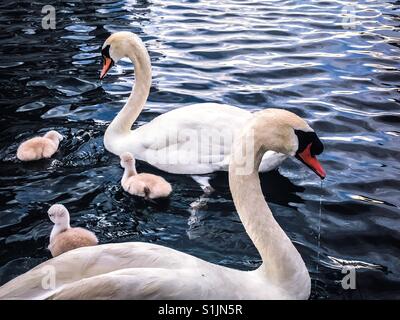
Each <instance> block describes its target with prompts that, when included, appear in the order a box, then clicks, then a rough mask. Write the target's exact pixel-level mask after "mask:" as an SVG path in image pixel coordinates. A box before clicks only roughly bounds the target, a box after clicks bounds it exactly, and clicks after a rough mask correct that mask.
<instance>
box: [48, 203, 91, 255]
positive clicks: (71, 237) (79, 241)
mask: <svg viewBox="0 0 400 320" xmlns="http://www.w3.org/2000/svg"><path fill="white" fill-rule="evenodd" d="M47 213H48V214H49V218H50V220H51V221H52V222H53V223H54V227H53V230H51V234H50V244H49V247H48V248H49V250H50V252H51V254H52V256H53V257H56V256H58V255H60V254H62V253H64V252H67V251H69V250H73V249H76V248H80V247H88V246H94V245H96V244H98V240H97V237H96V236H95V235H94V233H93V232H90V231H88V230H86V229H83V228H71V226H70V224H69V212H68V210H67V208H65V207H64V206H63V205H62V204H55V205H53V206H51V207H50V209H49V211H47Z"/></svg>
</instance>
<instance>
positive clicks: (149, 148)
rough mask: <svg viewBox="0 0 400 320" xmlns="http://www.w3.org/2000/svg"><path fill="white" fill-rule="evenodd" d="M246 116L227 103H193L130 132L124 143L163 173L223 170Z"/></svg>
mask: <svg viewBox="0 0 400 320" xmlns="http://www.w3.org/2000/svg"><path fill="white" fill-rule="evenodd" d="M250 117H252V113H250V112H249V111H246V110H243V109H240V108H237V107H233V106H229V105H223V104H216V103H203V104H194V105H190V106H186V107H182V108H179V109H175V110H172V111H170V112H167V113H164V114H162V115H160V116H158V117H157V118H155V119H153V120H152V121H150V122H149V123H148V124H145V125H143V126H141V127H139V128H138V129H136V130H134V131H132V134H131V136H130V137H129V141H127V142H126V143H127V144H128V145H129V146H132V147H131V151H133V153H134V154H135V157H137V158H138V159H141V160H144V161H147V162H149V163H150V164H152V165H154V166H155V167H157V168H159V169H161V170H164V171H167V172H171V173H184V174H204V173H209V172H214V171H217V170H226V169H227V167H226V157H227V156H229V154H230V151H231V146H232V141H233V139H234V137H235V135H236V134H237V133H238V130H240V128H241V127H242V126H243V125H244V124H245V123H246V122H247V120H248V119H249V118H250ZM132 148H133V149H135V150H132Z"/></svg>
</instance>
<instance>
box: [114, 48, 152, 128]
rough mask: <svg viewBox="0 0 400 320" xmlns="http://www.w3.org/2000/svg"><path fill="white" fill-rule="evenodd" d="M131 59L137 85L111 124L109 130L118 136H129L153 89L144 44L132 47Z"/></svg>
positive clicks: (148, 59) (148, 57) (147, 55)
mask: <svg viewBox="0 0 400 320" xmlns="http://www.w3.org/2000/svg"><path fill="white" fill-rule="evenodd" d="M131 47H132V50H131V51H130V54H129V56H128V57H129V59H130V60H131V61H132V63H133V64H134V69H135V84H134V86H133V88H132V91H131V94H130V96H129V98H128V100H127V101H126V103H125V105H124V107H123V108H122V109H121V111H120V112H119V113H118V115H117V116H116V117H115V119H114V120H113V121H112V123H111V124H110V126H109V128H108V130H110V131H112V132H114V133H118V134H128V133H130V131H131V128H132V125H133V123H134V122H135V121H136V119H137V118H138V116H139V114H140V113H141V111H142V110H143V107H144V105H145V103H146V101H147V98H148V96H149V92H150V87H151V63H150V56H149V54H148V52H147V50H146V48H145V46H144V45H143V44H142V43H136V44H135V46H134V45H131Z"/></svg>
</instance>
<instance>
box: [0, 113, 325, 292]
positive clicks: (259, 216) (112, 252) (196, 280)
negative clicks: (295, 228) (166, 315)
mask: <svg viewBox="0 0 400 320" xmlns="http://www.w3.org/2000/svg"><path fill="white" fill-rule="evenodd" d="M271 137H272V138H273V139H271ZM249 143H250V144H252V145H253V146H254V148H252V149H248V148H247V146H248V144H249ZM267 150H273V151H276V152H279V153H283V154H286V155H288V156H295V157H296V158H298V159H300V160H301V161H302V162H303V163H304V164H306V165H307V166H309V167H310V168H311V169H312V170H314V171H315V172H316V173H317V174H318V175H319V176H320V177H321V178H324V177H325V172H324V170H323V168H322V167H321V165H320V164H319V162H318V160H317V158H316V155H317V154H320V153H321V152H322V151H323V145H322V143H321V141H320V140H319V139H318V137H317V135H316V134H315V133H314V131H313V130H312V129H311V128H310V127H309V126H308V124H307V123H306V122H305V121H304V120H302V119H301V118H300V117H298V116H296V115H294V114H293V113H290V112H288V111H285V110H279V109H267V110H264V111H261V112H258V113H256V114H255V116H254V118H252V120H251V121H249V122H248V123H247V124H246V125H245V127H244V128H243V130H242V133H241V134H240V135H238V137H237V140H236V141H235V143H234V145H233V151H232V161H231V163H230V165H229V185H230V189H231V192H232V198H233V200H234V203H235V206H236V208H237V210H238V214H239V216H240V219H241V221H242V223H243V225H244V228H245V230H246V232H247V234H248V235H249V237H250V238H251V240H252V241H253V243H254V245H255V247H256V248H257V250H258V252H259V254H260V256H261V258H262V261H263V262H262V264H261V265H260V266H259V267H258V268H257V269H256V270H253V271H239V270H235V269H231V268H227V267H223V266H219V265H216V264H212V263H209V262H206V261H204V260H201V259H199V258H196V257H193V256H191V255H188V254H186V253H182V252H178V251H176V250H173V249H169V248H166V247H163V246H159V245H155V244H149V243H140V242H134V243H118V244H105V245H99V246H96V247H93V248H79V249H75V250H72V251H69V252H67V253H65V254H63V255H61V256H58V257H56V258H54V259H51V260H49V261H47V262H44V263H42V264H41V265H39V266H37V267H36V268H34V269H32V270H31V271H28V272H27V273H25V274H23V275H21V276H19V277H17V278H15V279H13V280H11V281H10V282H8V283H6V284H5V285H4V286H2V287H0V299H16V298H19V299H307V298H308V297H309V295H310V286H311V283H310V282H311V281H310V276H309V273H308V271H307V268H306V266H305V264H304V261H303V260H302V258H301V256H300V254H299V252H298V251H297V250H296V248H295V247H294V245H293V244H292V242H291V241H290V239H289V238H288V237H287V235H286V234H285V232H284V231H283V230H282V229H281V228H280V226H279V224H278V223H277V222H276V220H275V219H274V217H273V215H272V213H271V211H270V209H269V207H268V205H267V203H266V202H265V199H264V196H263V194H262V191H261V186H260V181H259V176H258V167H259V165H260V163H261V160H262V157H263V155H264V153H265V152H266V151H267ZM50 266H51V268H52V269H53V270H56V275H57V281H56V285H54V286H53V287H52V288H50V289H48V288H47V289H43V286H42V285H41V281H42V278H43V273H44V272H45V271H46V270H48V269H49V267H50Z"/></svg>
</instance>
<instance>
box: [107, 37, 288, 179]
mask: <svg viewBox="0 0 400 320" xmlns="http://www.w3.org/2000/svg"><path fill="white" fill-rule="evenodd" d="M102 55H103V61H104V67H103V70H102V72H101V76H100V78H101V79H102V78H103V77H104V76H105V75H106V73H107V72H108V70H109V69H110V68H111V67H112V66H113V65H114V64H115V63H116V62H118V60H119V59H121V58H123V57H128V58H130V60H131V61H132V62H133V63H134V66H135V75H136V81H135V86H134V88H133V90H132V93H131V95H130V96H129V98H128V101H127V102H126V104H125V106H124V107H123V108H122V110H121V111H120V112H119V113H118V115H117V116H116V117H115V119H114V120H113V121H112V122H111V124H110V125H109V127H108V128H107V130H106V133H105V135H104V146H105V148H106V149H107V150H108V151H110V152H112V153H114V154H116V155H118V156H119V155H121V154H122V153H123V152H125V151H129V152H130V153H132V154H133V155H134V157H135V158H137V159H139V160H143V161H146V162H148V163H150V164H151V165H153V166H155V167H157V168H159V169H161V170H163V171H167V172H170V173H177V174H206V173H211V172H215V171H227V170H228V165H229V156H230V153H231V148H232V143H233V141H234V139H235V136H236V135H237V133H238V132H240V129H241V128H242V127H243V126H244V125H245V124H246V123H247V122H248V121H249V120H250V119H251V118H252V117H253V114H252V113H251V112H249V111H246V110H243V109H240V108H237V107H234V106H230V105H226V104H217V103H200V104H193V105H189V106H186V107H182V108H178V109H175V110H172V111H169V112H167V113H164V114H162V115H160V116H158V117H156V118H155V119H153V120H152V121H150V122H149V123H147V124H145V125H142V126H141V127H139V128H137V129H135V130H131V127H132V125H133V123H134V122H135V120H136V119H137V117H138V116H139V114H140V112H141V111H142V109H143V107H144V105H145V102H146V100H147V97H148V95H149V91H150V87H151V64H150V57H149V54H148V52H147V49H146V47H145V46H144V44H143V42H142V41H141V40H140V38H139V37H138V36H136V35H135V34H133V33H131V32H117V33H114V34H112V35H111V36H110V37H109V38H108V39H107V40H106V41H105V43H104V45H103V49H102ZM286 157H287V156H286V155H283V154H279V153H276V152H274V151H269V152H268V153H266V154H265V155H264V158H263V160H262V162H261V165H260V171H269V170H272V169H275V168H276V167H278V166H279V165H280V164H281V163H282V161H283V160H285V159H286Z"/></svg>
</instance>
